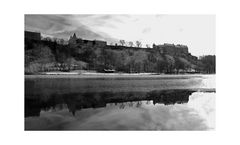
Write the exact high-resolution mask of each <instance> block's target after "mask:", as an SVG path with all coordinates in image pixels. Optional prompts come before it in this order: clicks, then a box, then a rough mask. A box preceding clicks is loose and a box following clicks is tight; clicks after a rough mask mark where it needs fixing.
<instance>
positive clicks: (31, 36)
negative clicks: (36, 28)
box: [24, 31, 41, 41]
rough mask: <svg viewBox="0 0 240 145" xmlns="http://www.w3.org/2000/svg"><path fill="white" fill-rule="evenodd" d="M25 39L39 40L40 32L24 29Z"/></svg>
mask: <svg viewBox="0 0 240 145" xmlns="http://www.w3.org/2000/svg"><path fill="white" fill-rule="evenodd" d="M24 34H25V40H38V41H40V40H41V33H39V32H31V31H24Z"/></svg>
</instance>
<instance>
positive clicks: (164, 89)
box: [25, 75, 215, 130]
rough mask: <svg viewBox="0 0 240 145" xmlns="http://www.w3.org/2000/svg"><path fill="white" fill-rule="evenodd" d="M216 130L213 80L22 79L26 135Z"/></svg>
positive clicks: (138, 78)
mask: <svg viewBox="0 0 240 145" xmlns="http://www.w3.org/2000/svg"><path fill="white" fill-rule="evenodd" d="M214 128H215V76H214V75H212V76H207V75H200V76H199V75H189V76H186V75H184V76H150V77H149V76H148V77H122V76H121V77H119V76H111V77H78V76H74V77H66V76H57V77H56V76H53V78H52V77H45V76H38V77H26V78H25V130H213V129H214Z"/></svg>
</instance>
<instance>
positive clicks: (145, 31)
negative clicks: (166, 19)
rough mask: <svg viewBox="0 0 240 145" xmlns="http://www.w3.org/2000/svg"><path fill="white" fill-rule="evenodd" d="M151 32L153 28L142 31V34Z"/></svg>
mask: <svg viewBox="0 0 240 145" xmlns="http://www.w3.org/2000/svg"><path fill="white" fill-rule="evenodd" d="M150 31H151V28H149V27H147V28H144V29H143V30H142V33H144V34H145V33H149V32H150Z"/></svg>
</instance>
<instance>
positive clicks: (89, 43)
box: [68, 33, 107, 47]
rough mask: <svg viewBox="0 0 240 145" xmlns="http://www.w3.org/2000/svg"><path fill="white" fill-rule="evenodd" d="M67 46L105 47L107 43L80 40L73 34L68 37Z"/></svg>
mask: <svg viewBox="0 0 240 145" xmlns="http://www.w3.org/2000/svg"><path fill="white" fill-rule="evenodd" d="M68 44H69V45H83V46H89V47H93V46H106V45H107V42H106V41H100V40H83V39H81V38H78V37H77V36H76V34H75V33H74V34H73V36H70V38H69V41H68Z"/></svg>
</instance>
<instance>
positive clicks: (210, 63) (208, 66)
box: [200, 55, 216, 73]
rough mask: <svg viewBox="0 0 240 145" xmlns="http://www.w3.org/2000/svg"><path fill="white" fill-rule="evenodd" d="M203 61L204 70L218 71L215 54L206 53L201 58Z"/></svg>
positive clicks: (208, 71) (209, 71) (206, 71)
mask: <svg viewBox="0 0 240 145" xmlns="http://www.w3.org/2000/svg"><path fill="white" fill-rule="evenodd" d="M200 61H201V63H202V68H203V72H205V73H215V72H216V57H215V55H206V56H202V57H201V58H200Z"/></svg>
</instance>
